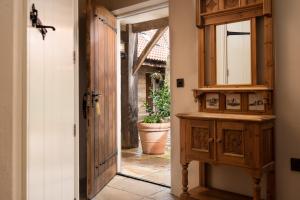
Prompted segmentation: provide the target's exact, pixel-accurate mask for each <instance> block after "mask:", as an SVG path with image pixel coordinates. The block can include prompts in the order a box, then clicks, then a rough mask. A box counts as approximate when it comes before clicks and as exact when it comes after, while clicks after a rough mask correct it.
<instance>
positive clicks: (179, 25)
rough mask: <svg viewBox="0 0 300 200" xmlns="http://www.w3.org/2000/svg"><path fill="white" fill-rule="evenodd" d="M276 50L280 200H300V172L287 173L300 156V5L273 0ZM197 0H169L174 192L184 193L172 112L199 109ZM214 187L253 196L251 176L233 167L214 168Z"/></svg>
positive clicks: (195, 173) (194, 173) (292, 0)
mask: <svg viewBox="0 0 300 200" xmlns="http://www.w3.org/2000/svg"><path fill="white" fill-rule="evenodd" d="M273 2H274V17H275V23H274V25H275V30H274V34H275V44H276V47H275V50H276V70H277V71H276V114H277V122H276V141H277V143H276V160H277V162H276V170H277V173H276V175H277V191H276V193H277V196H278V198H277V199H279V200H298V199H300V193H299V191H298V190H299V184H300V173H297V172H291V171H290V170H289V167H290V166H289V158H290V157H298V158H299V157H300V148H299V144H300V124H299V118H300V104H299V102H300V92H299V89H298V88H297V87H298V86H299V85H300V79H299V74H300V68H299V63H300V56H299V51H300V37H299V33H300V26H299V10H300V1H296V0H287V1H282V0H274V1H273ZM194 13H195V7H194V1H182V0H172V1H170V31H171V76H172V114H173V117H172V137H173V138H172V145H173V146H172V147H173V149H172V159H173V160H172V191H173V192H174V193H175V194H176V195H178V194H179V193H180V192H181V175H179V174H181V171H180V170H181V167H180V165H179V155H180V154H179V152H180V147H179V124H178V120H177V119H176V118H175V117H174V114H176V113H178V112H187V111H196V110H197V107H196V106H195V103H193V97H192V92H191V88H195V87H197V80H198V76H197V71H198V66H197V59H198V56H197V47H196V45H197V33H196V32H197V29H196V28H195V27H194V24H195V18H194ZM179 77H180V78H185V81H186V85H185V88H184V89H177V88H176V82H175V79H176V78H179ZM189 173H190V175H192V176H193V179H192V181H193V182H195V179H196V178H197V177H198V170H197V168H193V169H191V168H190V169H189ZM211 178H212V182H211V184H212V185H213V186H215V187H219V188H222V189H227V190H231V191H235V192H239V193H243V194H251V193H252V185H251V178H250V177H249V176H247V175H246V173H245V172H244V171H243V170H240V169H238V168H233V167H222V166H219V167H214V168H213V170H212V177H211Z"/></svg>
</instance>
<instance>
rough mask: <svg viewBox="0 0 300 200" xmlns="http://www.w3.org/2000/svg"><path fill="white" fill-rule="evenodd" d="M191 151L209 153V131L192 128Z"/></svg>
mask: <svg viewBox="0 0 300 200" xmlns="http://www.w3.org/2000/svg"><path fill="white" fill-rule="evenodd" d="M191 139H192V149H195V150H200V151H205V152H208V151H209V142H208V139H209V129H207V128H200V127H193V128H192V138H191Z"/></svg>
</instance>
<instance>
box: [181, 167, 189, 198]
mask: <svg viewBox="0 0 300 200" xmlns="http://www.w3.org/2000/svg"><path fill="white" fill-rule="evenodd" d="M188 167H189V163H185V164H182V194H181V199H182V200H187V199H188V197H189V193H188V189H189V188H188V184H189V177H188V175H189V173H188Z"/></svg>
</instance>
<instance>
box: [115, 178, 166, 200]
mask: <svg viewBox="0 0 300 200" xmlns="http://www.w3.org/2000/svg"><path fill="white" fill-rule="evenodd" d="M122 184H123V186H122V187H121V188H120V189H121V190H124V191H127V192H130V193H133V194H137V195H140V196H144V197H149V196H151V195H154V194H156V193H158V192H160V191H163V190H164V187H161V186H157V185H154V184H150V183H146V182H143V181H137V180H133V179H125V180H124V182H123V183H122Z"/></svg>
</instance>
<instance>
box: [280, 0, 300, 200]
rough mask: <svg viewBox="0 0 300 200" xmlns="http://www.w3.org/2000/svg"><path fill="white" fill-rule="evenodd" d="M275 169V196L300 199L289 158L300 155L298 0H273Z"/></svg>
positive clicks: (299, 178)
mask: <svg viewBox="0 0 300 200" xmlns="http://www.w3.org/2000/svg"><path fill="white" fill-rule="evenodd" d="M274 8H275V10H274V17H275V32H274V33H275V45H276V48H275V50H276V51H275V58H276V59H275V60H276V114H277V122H276V132H277V133H276V136H277V138H276V141H277V142H276V159H277V160H276V161H277V162H276V170H277V173H276V174H277V195H278V198H277V199H278V200H298V199H300V192H299V185H300V173H299V172H298V173H297V172H292V171H290V166H289V159H290V158H291V157H297V158H300V123H299V119H300V104H299V102H300V90H299V86H300V78H299V75H300V56H299V52H300V37H299V34H300V22H299V18H300V12H299V11H300V1H298V0H285V1H282V0H275V1H274Z"/></svg>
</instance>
